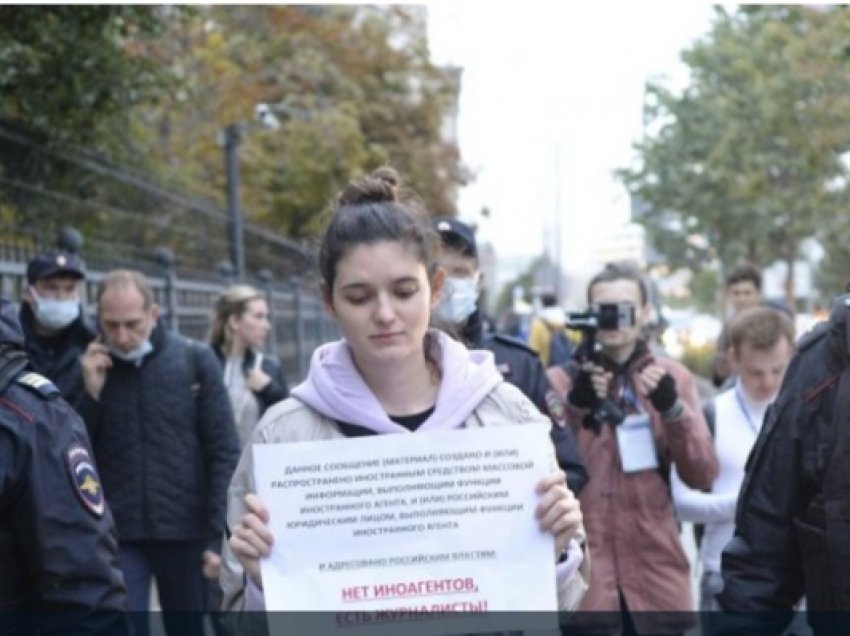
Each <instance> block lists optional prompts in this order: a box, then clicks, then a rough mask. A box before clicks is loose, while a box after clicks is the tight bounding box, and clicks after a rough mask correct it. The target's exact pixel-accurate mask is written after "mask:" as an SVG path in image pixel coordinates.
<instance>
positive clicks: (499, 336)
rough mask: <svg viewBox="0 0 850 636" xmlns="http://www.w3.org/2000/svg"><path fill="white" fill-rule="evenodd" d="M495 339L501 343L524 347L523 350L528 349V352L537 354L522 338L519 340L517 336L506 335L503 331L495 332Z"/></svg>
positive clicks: (513, 346)
mask: <svg viewBox="0 0 850 636" xmlns="http://www.w3.org/2000/svg"><path fill="white" fill-rule="evenodd" d="M492 337H493V340H495V341H496V342H498V343H499V344H503V345H507V346H509V347H512V348H514V349H522V350H523V351H527V352H528V353H533V354H534V355H537V352H536V351H535V350H534V349H532V348H531V347H529V346H528V345H527V344H525V343H524V342H523V341H522V340H517V339H516V338H512V337H511V336H506V335H504V334H501V333H496V334H493V336H492Z"/></svg>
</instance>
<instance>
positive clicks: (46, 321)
mask: <svg viewBox="0 0 850 636" xmlns="http://www.w3.org/2000/svg"><path fill="white" fill-rule="evenodd" d="M84 279H85V267H84V266H83V262H82V260H81V259H80V257H79V255H78V254H77V253H75V252H71V251H67V250H63V249H57V250H50V251H47V252H44V253H42V254H39V255H38V256H36V257H35V258H34V259H32V260H31V261H30V262H29V264H28V265H27V283H28V285H27V287H26V288H25V289H24V292H23V294H22V298H21V300H22V302H21V312H20V321H21V327H22V328H23V330H24V346H25V347H26V350H27V353H28V354H29V356H30V360H31V361H32V365H33V368H34V369H35V370H36V371H37V372H38V373H40V374H41V375H43V376H45V377H47V378H48V379H50V380H51V381H52V382H53V383H54V384H55V385H56V386H57V387H59V390H60V391H61V392H62V397H64V398H65V399H66V400H68V401H69V402H70V403H71V404H72V405H73V404H75V402H76V400H77V399H78V398H79V397H81V394H82V392H83V381H82V374H81V373H80V368H79V364H78V361H79V358H80V356H81V355H82V353H83V351H85V349H86V347H87V346H88V344H89V342H91V341H92V340H94V336H95V334H94V329H92V327H91V326H90V325H89V324H88V323H87V321H86V319H85V315H84V313H83V311H82V307H81V305H80V285H81V284H82V281H83V280H84Z"/></svg>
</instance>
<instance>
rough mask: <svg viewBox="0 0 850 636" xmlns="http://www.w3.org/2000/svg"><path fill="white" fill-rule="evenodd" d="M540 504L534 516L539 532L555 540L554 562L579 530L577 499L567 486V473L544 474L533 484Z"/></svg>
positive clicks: (580, 516)
mask: <svg viewBox="0 0 850 636" xmlns="http://www.w3.org/2000/svg"><path fill="white" fill-rule="evenodd" d="M537 492H538V493H539V494H540V501H539V503H538V504H537V510H536V511H535V516H536V517H537V519H538V520H539V521H540V529H541V530H542V531H543V532H551V533H552V535H553V536H554V537H555V560H556V561H557V560H558V559H559V558H560V557H561V554H562V553H563V551H564V548H566V547H567V544H568V543H569V542H570V539H572V538H573V536H574V535H575V533H576V531H577V530H578V529H579V528H580V527H581V521H582V515H581V507H580V506H579V503H578V499H576V498H575V495H573V492H572V491H571V490H570V489H569V488H568V487H567V474H566V473H565V472H564V471H562V470H559V471H557V472H555V473H552V474H551V475H547V476H546V477H544V478H543V479H541V480H540V481H539V482H538V484H537Z"/></svg>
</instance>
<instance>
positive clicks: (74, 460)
mask: <svg viewBox="0 0 850 636" xmlns="http://www.w3.org/2000/svg"><path fill="white" fill-rule="evenodd" d="M0 303H2V308H1V309H0V633H3V634H4V635H5V634H33V633H50V634H104V635H105V634H118V635H121V634H127V633H129V625H128V622H127V617H126V615H125V613H124V612H125V610H126V606H127V602H126V592H125V589H124V581H123V576H122V574H121V571H120V569H119V567H118V544H117V539H116V535H115V526H114V524H113V521H112V515H111V514H110V512H109V509H108V508H107V506H106V502H105V500H104V496H103V489H102V488H101V485H100V478H99V477H98V474H97V469H96V467H95V463H94V460H93V458H92V453H91V448H90V446H89V440H88V436H87V434H86V431H85V426H84V425H83V422H82V420H81V419H80V418H79V416H77V414H76V413H75V412H74V411H73V409H71V407H70V406H69V405H68V404H67V403H66V402H65V401H64V400H63V399H62V398H61V396H60V394H59V390H58V389H57V388H56V386H55V385H53V383H51V382H50V381H49V380H47V379H46V378H44V377H43V376H41V375H39V374H37V373H34V372H32V371H30V370H29V360H28V358H27V356H26V354H25V353H24V351H23V348H22V337H21V334H20V331H19V329H20V328H19V326H18V325H17V324H16V318H15V316H14V315H13V314H12V313H11V312H10V311H9V309H10V304H9V303H8V302H6V301H0Z"/></svg>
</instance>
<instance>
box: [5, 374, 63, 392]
mask: <svg viewBox="0 0 850 636" xmlns="http://www.w3.org/2000/svg"><path fill="white" fill-rule="evenodd" d="M15 382H17V383H18V384H20V385H21V386H25V387H26V388H28V389H30V390H32V391H35V392H36V393H38V394H39V395H41V396H42V397H44V398H46V399H50V398H53V397H56V396H58V395H59V394H60V393H59V389H57V388H56V385H55V384H53V382H51V381H50V380H48V379H47V378H45V377H44V376H43V375H41V374H39V373H35V372H34V371H30V372H29V373H24V374H23V375H22V376H19V377H18V378H16V379H15Z"/></svg>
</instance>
